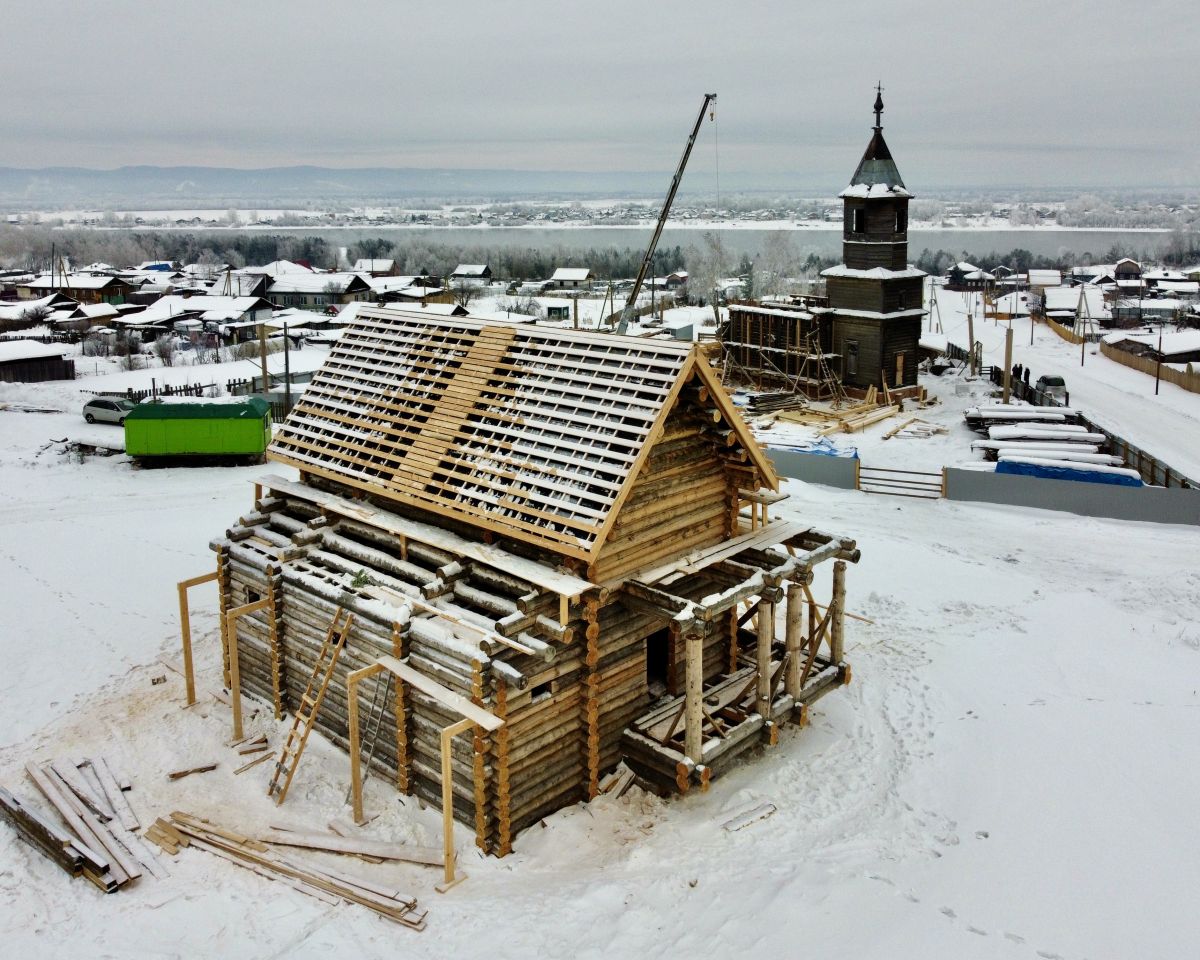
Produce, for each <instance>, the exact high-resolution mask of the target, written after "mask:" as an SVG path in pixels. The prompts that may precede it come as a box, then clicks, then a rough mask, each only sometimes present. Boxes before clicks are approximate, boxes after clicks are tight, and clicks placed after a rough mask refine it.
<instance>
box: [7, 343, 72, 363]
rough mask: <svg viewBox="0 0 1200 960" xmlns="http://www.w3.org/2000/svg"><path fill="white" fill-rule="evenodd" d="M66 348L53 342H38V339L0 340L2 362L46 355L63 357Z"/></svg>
mask: <svg viewBox="0 0 1200 960" xmlns="http://www.w3.org/2000/svg"><path fill="white" fill-rule="evenodd" d="M65 352H66V348H65V347H62V346H56V345H55V344H53V343H38V342H37V341H36V340H4V341H0V363H15V362H17V361H18V360H40V359H42V358H44V357H61V356H62V355H63V354H64V353H65Z"/></svg>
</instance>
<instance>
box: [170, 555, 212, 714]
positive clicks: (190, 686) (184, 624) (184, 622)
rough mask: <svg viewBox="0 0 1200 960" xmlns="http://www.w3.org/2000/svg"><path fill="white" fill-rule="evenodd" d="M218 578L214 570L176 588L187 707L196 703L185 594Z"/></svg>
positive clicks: (190, 634)
mask: <svg viewBox="0 0 1200 960" xmlns="http://www.w3.org/2000/svg"><path fill="white" fill-rule="evenodd" d="M218 576H219V573H218V571H216V570H214V571H213V572H212V573H206V574H203V575H202V576H199V577H192V578H191V579H190V580H180V581H179V585H178V587H177V589H178V590H179V633H180V638H181V640H182V642H183V680H184V685H185V686H186V688H187V705H188V706H189V707H190V706H192V704H194V703H195V702H196V674H195V671H194V670H193V669H192V617H191V612H190V611H189V610H188V597H187V592H188V589H189V588H191V587H195V586H199V585H200V584H202V583H208V582H210V581H212V580H216V579H217V577H218Z"/></svg>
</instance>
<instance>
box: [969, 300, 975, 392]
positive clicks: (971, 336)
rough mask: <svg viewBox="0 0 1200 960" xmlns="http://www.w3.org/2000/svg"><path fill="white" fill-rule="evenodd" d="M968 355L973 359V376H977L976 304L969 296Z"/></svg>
mask: <svg viewBox="0 0 1200 960" xmlns="http://www.w3.org/2000/svg"><path fill="white" fill-rule="evenodd" d="M967 356H968V357H970V361H971V376H975V305H974V304H973V303H971V299H970V295H968V297H967Z"/></svg>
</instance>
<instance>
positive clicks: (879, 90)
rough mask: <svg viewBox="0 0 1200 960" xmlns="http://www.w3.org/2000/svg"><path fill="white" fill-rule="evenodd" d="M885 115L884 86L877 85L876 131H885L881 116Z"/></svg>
mask: <svg viewBox="0 0 1200 960" xmlns="http://www.w3.org/2000/svg"><path fill="white" fill-rule="evenodd" d="M881 113H883V85H882V84H879V83H876V84H875V129H876V130H882V129H883V121H882V120H880V116H879V115H880V114H881Z"/></svg>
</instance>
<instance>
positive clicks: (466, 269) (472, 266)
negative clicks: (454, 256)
mask: <svg viewBox="0 0 1200 960" xmlns="http://www.w3.org/2000/svg"><path fill="white" fill-rule="evenodd" d="M490 272H491V271H490V270H489V269H488V265H487V264H486V263H460V264H459V265H458V266H457V267H455V268H454V272H453V273H452V274H450V276H451V277H457V278H459V279H462V280H470V279H481V278H483V277H486V276H487V275H488V274H489V273H490Z"/></svg>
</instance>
